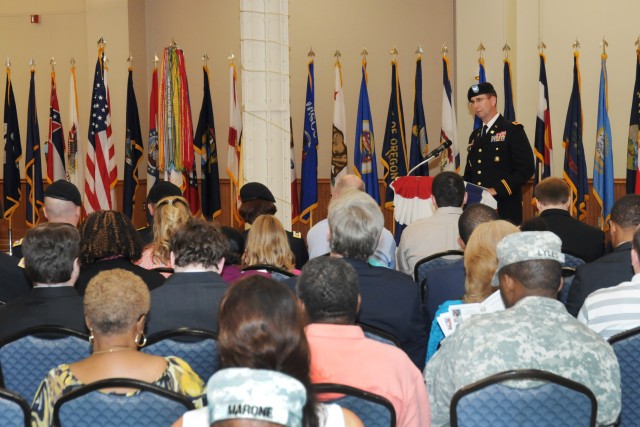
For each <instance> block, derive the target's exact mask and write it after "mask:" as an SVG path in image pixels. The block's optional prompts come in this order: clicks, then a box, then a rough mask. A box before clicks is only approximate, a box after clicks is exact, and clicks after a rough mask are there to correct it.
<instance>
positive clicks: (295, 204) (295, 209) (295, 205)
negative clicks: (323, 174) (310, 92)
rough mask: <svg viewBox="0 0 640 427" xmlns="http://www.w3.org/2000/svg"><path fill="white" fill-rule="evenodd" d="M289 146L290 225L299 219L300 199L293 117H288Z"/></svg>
mask: <svg viewBox="0 0 640 427" xmlns="http://www.w3.org/2000/svg"><path fill="white" fill-rule="evenodd" d="M289 141H290V142H289V147H290V157H289V162H290V164H291V225H293V224H295V223H296V222H298V221H300V201H299V200H300V199H299V198H298V176H297V174H296V160H295V159H296V157H295V152H294V148H295V145H294V142H293V119H292V118H291V117H289Z"/></svg>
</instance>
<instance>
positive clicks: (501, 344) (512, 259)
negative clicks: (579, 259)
mask: <svg viewBox="0 0 640 427" xmlns="http://www.w3.org/2000/svg"><path fill="white" fill-rule="evenodd" d="M561 245H562V242H561V240H560V238H559V237H558V236H557V235H555V234H553V233H552V232H550V231H523V232H520V233H513V234H509V235H508V236H506V237H504V238H503V239H502V240H501V241H500V242H499V243H498V246H497V248H496V254H497V257H498V268H497V270H496V273H495V274H494V276H493V279H492V285H493V286H494V287H498V286H499V287H500V295H501V296H502V299H503V301H504V304H505V306H506V307H507V309H506V310H504V311H498V312H495V313H487V314H479V315H476V316H474V317H472V319H471V320H468V321H465V322H462V323H461V324H460V325H459V326H458V328H457V330H456V332H455V333H454V334H453V335H451V336H449V337H448V338H447V339H446V340H444V341H443V343H442V346H441V347H440V350H438V352H437V353H436V354H435V356H434V357H433V358H432V359H431V360H430V361H429V363H428V364H427V367H426V369H425V372H424V376H425V380H426V383H427V389H428V390H429V398H430V399H431V423H432V425H434V426H446V425H449V409H450V403H451V398H452V397H453V395H454V393H455V392H456V391H457V390H459V389H460V388H462V387H464V386H466V385H469V384H473V383H475V382H476V381H479V380H481V379H484V378H487V377H489V376H491V375H493V374H497V373H499V372H504V371H509V370H512V369H539V370H543V371H547V372H551V373H553V374H556V375H560V376H561V377H564V378H567V379H570V380H573V381H576V382H578V383H580V384H583V385H585V386H586V387H587V388H589V389H590V390H591V391H592V392H593V394H594V395H595V397H596V400H597V403H598V405H597V406H598V408H597V409H598V412H597V419H596V423H597V425H613V423H614V422H615V421H616V420H617V418H618V415H619V414H620V407H621V403H620V402H621V400H620V367H619V365H618V360H617V359H616V355H615V353H614V352H613V349H612V348H611V346H610V345H609V344H607V342H606V341H605V340H604V339H603V338H602V337H600V336H599V335H598V334H596V333H595V332H593V331H592V330H590V329H589V328H588V327H586V326H585V325H583V324H582V323H580V322H578V321H577V320H576V319H574V318H573V317H572V316H571V315H569V313H567V310H566V309H565V308H564V306H563V305H562V303H561V302H560V301H558V300H557V299H556V296H557V293H558V290H559V289H560V287H561V286H562V276H561V265H562V263H563V262H564V254H562V252H561Z"/></svg>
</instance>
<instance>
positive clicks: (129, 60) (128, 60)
mask: <svg viewBox="0 0 640 427" xmlns="http://www.w3.org/2000/svg"><path fill="white" fill-rule="evenodd" d="M127 62H128V63H129V67H132V66H133V55H132V54H131V52H129V57H128V58H127Z"/></svg>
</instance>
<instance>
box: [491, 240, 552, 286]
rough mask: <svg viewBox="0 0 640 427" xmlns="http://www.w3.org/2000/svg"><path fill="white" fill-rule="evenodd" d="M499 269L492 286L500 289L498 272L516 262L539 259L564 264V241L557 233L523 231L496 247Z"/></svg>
mask: <svg viewBox="0 0 640 427" xmlns="http://www.w3.org/2000/svg"><path fill="white" fill-rule="evenodd" d="M496 255H497V257H498V268H497V269H496V272H495V274H494V275H493V279H492V281H491V285H493V286H494V287H498V285H499V281H498V272H499V271H500V269H502V267H506V266H508V265H511V264H515V263H516V262H521V261H531V260H537V259H549V260H552V261H558V262H559V263H563V262H564V254H563V253H562V241H561V240H560V237H558V236H557V235H556V234H555V233H552V232H550V231H522V232H520V233H513V234H509V235H508V236H505V237H504V238H503V239H502V240H500V242H499V243H498V246H497V247H496Z"/></svg>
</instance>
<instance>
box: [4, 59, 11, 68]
mask: <svg viewBox="0 0 640 427" xmlns="http://www.w3.org/2000/svg"><path fill="white" fill-rule="evenodd" d="M5 65H6V66H7V68H11V60H10V59H9V57H8V56H7V62H6V63H5Z"/></svg>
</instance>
